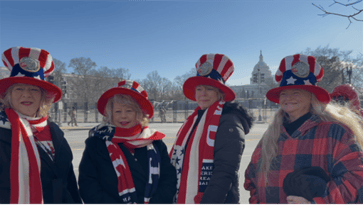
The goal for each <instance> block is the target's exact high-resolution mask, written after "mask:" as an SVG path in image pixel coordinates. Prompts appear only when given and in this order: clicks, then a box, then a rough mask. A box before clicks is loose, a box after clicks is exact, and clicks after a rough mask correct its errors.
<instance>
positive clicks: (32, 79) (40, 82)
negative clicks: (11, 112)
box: [0, 47, 62, 103]
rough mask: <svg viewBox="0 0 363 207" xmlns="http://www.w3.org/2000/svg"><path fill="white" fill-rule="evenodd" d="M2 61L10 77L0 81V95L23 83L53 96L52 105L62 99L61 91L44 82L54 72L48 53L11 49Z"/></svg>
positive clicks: (19, 48)
mask: <svg viewBox="0 0 363 207" xmlns="http://www.w3.org/2000/svg"><path fill="white" fill-rule="evenodd" d="M2 61H3V63H4V65H5V66H6V67H7V68H8V69H9V70H10V77H8V78H4V79H1V80H0V94H1V95H4V93H5V92H6V90H7V89H8V88H9V87H10V86H11V85H13V84H16V83H23V84H29V85H34V86H38V87H40V88H43V89H44V90H46V91H47V92H48V93H49V94H50V95H54V96H55V97H54V101H53V102H54V103H55V102H57V101H59V100H60V99H61V98H62V91H61V89H60V88H58V87H57V86H55V85H53V84H51V83H49V82H47V81H45V80H44V79H45V78H46V77H48V76H49V75H50V74H51V73H52V72H53V71H54V63H53V58H52V56H51V55H50V54H49V52H48V51H46V50H42V49H38V48H25V47H12V48H9V49H7V50H6V51H5V52H4V53H3V54H2Z"/></svg>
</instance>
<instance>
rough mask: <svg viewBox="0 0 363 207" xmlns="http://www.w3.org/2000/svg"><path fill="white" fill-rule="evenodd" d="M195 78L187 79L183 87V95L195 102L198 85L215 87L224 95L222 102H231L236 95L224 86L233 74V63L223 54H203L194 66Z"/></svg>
mask: <svg viewBox="0 0 363 207" xmlns="http://www.w3.org/2000/svg"><path fill="white" fill-rule="evenodd" d="M195 68H196V69H197V76H194V77H191V78H188V79H187V80H186V81H185V82H184V85H183V93H184V95H185V96H186V97H187V98H188V99H190V100H193V101H195V88H196V87H197V86H198V85H209V86H213V87H216V88H218V89H220V90H221V91H223V93H224V94H225V97H224V101H233V100H234V99H235V98H236V94H235V93H234V92H233V90H232V89H231V88H229V87H228V86H226V85H225V83H226V81H227V80H228V78H229V77H230V76H231V75H232V73H233V72H234V66H233V62H232V61H231V60H230V59H229V58H228V57H227V56H226V55H223V54H205V55H202V57H200V58H199V60H198V62H197V63H196V64H195Z"/></svg>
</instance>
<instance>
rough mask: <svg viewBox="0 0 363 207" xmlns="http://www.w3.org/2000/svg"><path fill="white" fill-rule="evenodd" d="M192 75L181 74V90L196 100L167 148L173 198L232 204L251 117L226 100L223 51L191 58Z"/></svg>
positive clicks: (229, 94)
mask: <svg viewBox="0 0 363 207" xmlns="http://www.w3.org/2000/svg"><path fill="white" fill-rule="evenodd" d="M196 69H197V76H195V77H191V78H189V79H187V80H186V81H185V83H184V85H183V92H184V95H185V96H186V97H187V98H188V99H190V100H192V101H196V102H197V103H198V107H197V108H196V109H195V110H194V113H193V114H191V115H190V116H189V117H188V118H187V120H186V121H185V123H184V124H183V126H182V127H181V128H180V130H179V132H178V133H177V139H176V141H175V143H174V145H173V148H172V150H171V152H170V157H171V162H172V164H173V165H174V166H175V167H176V170H177V178H178V182H177V193H176V195H175V198H174V202H175V203H178V204H180V203H189V204H190V203H196V204H198V203H201V204H206V203H238V202H239V184H238V170H239V167H240V162H241V157H242V153H243V150H244V147H245V139H244V138H245V134H248V133H249V130H250V128H251V126H252V121H253V118H252V117H251V116H250V115H249V114H248V113H247V111H246V109H245V108H244V107H243V106H242V105H240V104H238V103H236V102H232V101H233V100H234V99H235V97H236V95H235V93H234V92H233V91H232V90H231V89H230V88H229V87H228V86H226V85H225V82H226V81H227V80H228V78H229V77H230V76H231V75H232V73H233V71H234V66H233V63H232V61H231V60H230V59H229V58H228V57H227V56H225V55H223V54H205V55H202V56H201V57H200V59H199V60H198V62H197V63H196Z"/></svg>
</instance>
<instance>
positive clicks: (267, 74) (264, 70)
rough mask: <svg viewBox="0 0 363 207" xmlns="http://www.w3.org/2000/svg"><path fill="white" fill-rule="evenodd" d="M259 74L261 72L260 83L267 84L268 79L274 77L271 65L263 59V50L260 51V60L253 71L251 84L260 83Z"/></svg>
mask: <svg viewBox="0 0 363 207" xmlns="http://www.w3.org/2000/svg"><path fill="white" fill-rule="evenodd" d="M258 74H260V84H266V83H265V82H266V79H272V75H271V71H270V67H269V66H268V65H267V64H266V63H265V62H264V61H263V56H262V51H260V60H259V61H258V63H257V64H256V65H255V67H254V68H253V71H252V77H251V79H250V84H258V83H259V81H258Z"/></svg>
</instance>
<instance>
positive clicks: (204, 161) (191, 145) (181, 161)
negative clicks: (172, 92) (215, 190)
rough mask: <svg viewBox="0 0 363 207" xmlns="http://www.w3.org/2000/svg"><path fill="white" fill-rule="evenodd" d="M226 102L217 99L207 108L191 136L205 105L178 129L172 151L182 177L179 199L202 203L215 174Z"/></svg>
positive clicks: (177, 194) (177, 197)
mask: <svg viewBox="0 0 363 207" xmlns="http://www.w3.org/2000/svg"><path fill="white" fill-rule="evenodd" d="M224 103H225V102H224V101H220V102H218V101H217V102H215V103H214V104H213V105H211V106H210V107H209V108H208V109H207V110H206V111H205V112H204V114H203V116H202V117H201V119H200V122H199V124H198V126H197V127H196V128H195V130H194V132H193V134H192V135H191V136H190V133H191V130H192V128H193V126H194V124H195V121H196V120H197V115H198V110H200V109H201V108H200V107H197V108H196V109H195V110H194V113H193V114H192V115H190V116H189V117H188V119H187V120H186V121H185V123H184V124H183V126H182V127H181V128H180V130H179V132H178V133H177V139H176V141H175V144H174V146H173V148H172V149H171V154H170V157H171V163H172V164H173V165H174V166H175V168H176V170H177V179H178V182H177V193H176V195H175V198H174V202H175V203H178V204H179V203H200V201H201V199H202V197H203V193H204V191H205V189H206V188H207V186H208V183H209V180H210V178H211V177H212V172H213V167H214V164H213V162H214V140H215V136H216V132H217V130H218V125H219V120H220V117H221V114H222V110H223V105H224ZM189 137H190V138H189ZM188 138H189V141H188ZM187 142H188V144H187V146H186V148H185V145H186V143H187Z"/></svg>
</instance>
